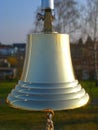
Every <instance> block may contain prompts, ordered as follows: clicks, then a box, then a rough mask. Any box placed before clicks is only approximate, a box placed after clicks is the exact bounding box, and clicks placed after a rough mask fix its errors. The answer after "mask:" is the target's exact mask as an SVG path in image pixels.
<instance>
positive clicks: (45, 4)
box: [41, 0, 54, 10]
mask: <svg viewBox="0 0 98 130" xmlns="http://www.w3.org/2000/svg"><path fill="white" fill-rule="evenodd" d="M41 6H42V9H52V10H53V9H54V0H41Z"/></svg>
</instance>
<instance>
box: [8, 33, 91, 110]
mask: <svg viewBox="0 0 98 130" xmlns="http://www.w3.org/2000/svg"><path fill="white" fill-rule="evenodd" d="M88 100H89V96H88V94H87V93H86V92H85V90H84V89H83V88H82V87H81V85H80V84H79V82H78V80H77V79H76V78H75V75H74V71H73V66H72V61H71V55H70V45H69V35H67V34H59V33H39V34H29V35H28V43H27V48H26V58H25V63H24V68H23V73H22V76H21V79H20V81H19V82H18V84H17V85H16V87H15V88H14V89H13V90H12V91H11V93H10V94H9V95H8V97H7V102H8V103H9V104H10V105H11V106H12V107H15V108H19V109H25V110H44V109H48V108H51V109H53V110H64V109H74V108H78V107H81V106H84V105H85V104H87V102H88Z"/></svg>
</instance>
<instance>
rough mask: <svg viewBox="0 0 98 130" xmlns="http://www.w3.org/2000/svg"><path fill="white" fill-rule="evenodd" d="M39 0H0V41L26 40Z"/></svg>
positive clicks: (4, 42)
mask: <svg viewBox="0 0 98 130" xmlns="http://www.w3.org/2000/svg"><path fill="white" fill-rule="evenodd" d="M40 3H41V0H0V42H2V43H3V44H11V43H15V42H26V39H27V34H28V33H29V32H30V30H31V29H32V28H33V20H34V16H35V15H34V13H35V11H36V8H37V7H38V6H39V5H40Z"/></svg>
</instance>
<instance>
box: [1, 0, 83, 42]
mask: <svg viewBox="0 0 98 130" xmlns="http://www.w3.org/2000/svg"><path fill="white" fill-rule="evenodd" d="M78 1H82V2H83V1H84V0H78ZM39 5H41V0H0V42H1V43H3V44H12V43H17V42H26V41H27V34H28V33H29V32H30V31H31V30H32V28H33V26H34V25H33V20H34V16H35V11H36V8H37V7H38V6H39Z"/></svg>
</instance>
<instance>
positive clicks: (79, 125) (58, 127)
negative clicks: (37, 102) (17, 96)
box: [0, 81, 98, 130]
mask: <svg viewBox="0 0 98 130" xmlns="http://www.w3.org/2000/svg"><path fill="white" fill-rule="evenodd" d="M15 84H16V83H15V82H5V83H4V82H2V83H0V101H1V103H0V130H45V125H46V113H45V112H37V111H36V112H35V111H32V112H29V111H24V110H18V109H14V108H11V107H9V106H8V104H6V102H5V100H6V97H7V95H8V93H10V91H11V89H12V88H14V86H15ZM81 85H82V86H83V88H85V90H86V91H87V92H88V93H89V95H90V99H92V100H94V99H95V98H98V87H96V86H95V83H94V82H91V81H85V82H84V81H82V82H81ZM92 100H90V102H89V103H88V104H87V105H86V106H84V107H82V108H78V109H74V110H64V111H56V112H55V116H54V118H53V121H54V126H55V130H98V106H95V105H92V104H91V101H92Z"/></svg>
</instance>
